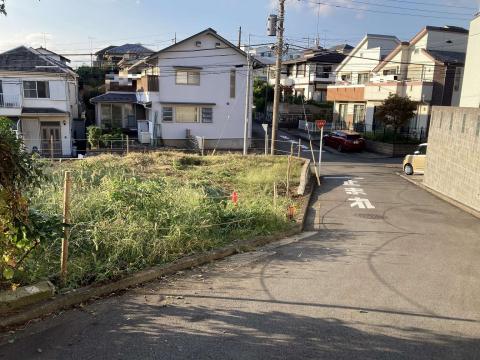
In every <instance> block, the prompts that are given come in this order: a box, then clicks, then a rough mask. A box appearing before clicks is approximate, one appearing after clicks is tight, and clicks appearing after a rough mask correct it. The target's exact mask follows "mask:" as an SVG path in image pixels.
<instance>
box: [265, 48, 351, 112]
mask: <svg viewBox="0 0 480 360" xmlns="http://www.w3.org/2000/svg"><path fill="white" fill-rule="evenodd" d="M345 57H346V55H344V54H343V53H341V52H337V51H330V50H324V49H315V50H313V49H312V50H307V51H305V52H304V53H303V54H302V56H301V57H298V58H296V59H293V60H288V61H284V62H283V68H282V76H281V79H280V84H281V85H282V86H284V87H289V88H291V90H292V95H294V96H303V97H304V98H305V99H306V100H314V101H317V102H325V101H326V100H327V86H328V85H329V84H333V83H335V74H336V71H337V67H338V66H339V64H340V63H341V62H342V61H343V60H344V59H345ZM274 70H275V68H273V70H272V71H271V75H272V76H271V78H270V82H271V84H272V85H273V84H274V83H275V71H274Z"/></svg>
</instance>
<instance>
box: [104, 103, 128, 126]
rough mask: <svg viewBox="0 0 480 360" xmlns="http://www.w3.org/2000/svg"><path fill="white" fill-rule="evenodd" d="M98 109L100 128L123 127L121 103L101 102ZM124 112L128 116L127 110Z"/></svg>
mask: <svg viewBox="0 0 480 360" xmlns="http://www.w3.org/2000/svg"><path fill="white" fill-rule="evenodd" d="M100 111H101V115H102V118H101V121H100V126H101V127H102V129H121V128H122V127H123V105H121V104H102V105H101V108H100ZM125 113H126V115H127V116H128V114H129V113H128V110H127V111H126V112H125Z"/></svg>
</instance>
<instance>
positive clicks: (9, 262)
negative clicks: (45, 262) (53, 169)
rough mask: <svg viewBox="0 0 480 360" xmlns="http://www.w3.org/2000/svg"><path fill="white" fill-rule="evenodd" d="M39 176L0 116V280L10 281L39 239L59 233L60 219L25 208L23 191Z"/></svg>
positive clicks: (37, 167)
mask: <svg viewBox="0 0 480 360" xmlns="http://www.w3.org/2000/svg"><path fill="white" fill-rule="evenodd" d="M41 176H42V171H41V166H40V164H39V163H38V162H37V161H36V159H35V158H34V157H33V156H32V155H30V154H29V153H27V151H25V148H24V146H23V143H22V141H21V140H20V139H18V138H17V136H16V134H15V132H14V131H13V130H12V122H11V121H10V120H9V119H8V118H5V117H0V255H1V257H0V280H1V279H2V277H3V278H4V279H6V280H10V279H11V278H12V277H13V276H14V274H15V271H16V270H19V269H21V264H22V262H23V260H25V259H26V258H27V256H28V255H29V254H30V253H31V252H32V251H33V250H34V249H35V248H36V247H37V245H39V244H40V242H43V241H52V240H54V239H55V237H56V236H57V237H58V234H60V232H61V221H60V219H58V218H53V217H47V216H45V215H43V214H41V213H39V212H37V211H35V210H33V209H30V208H29V200H28V198H27V196H26V194H27V193H28V191H30V190H32V189H33V188H35V187H36V186H39V185H40V179H41ZM1 283H2V281H0V285H1ZM0 288H1V286H0Z"/></svg>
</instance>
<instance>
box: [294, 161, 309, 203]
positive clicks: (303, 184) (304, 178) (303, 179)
mask: <svg viewBox="0 0 480 360" xmlns="http://www.w3.org/2000/svg"><path fill="white" fill-rule="evenodd" d="M310 163H311V161H310V160H309V159H307V160H305V162H304V163H303V167H302V171H301V173H300V183H299V184H298V189H297V195H300V196H303V195H305V191H306V189H307V187H308V184H309V183H310V179H311V172H310Z"/></svg>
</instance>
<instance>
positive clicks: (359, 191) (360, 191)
mask: <svg viewBox="0 0 480 360" xmlns="http://www.w3.org/2000/svg"><path fill="white" fill-rule="evenodd" d="M345 192H346V193H347V194H348V195H367V194H365V191H364V190H363V189H359V188H345Z"/></svg>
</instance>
